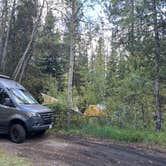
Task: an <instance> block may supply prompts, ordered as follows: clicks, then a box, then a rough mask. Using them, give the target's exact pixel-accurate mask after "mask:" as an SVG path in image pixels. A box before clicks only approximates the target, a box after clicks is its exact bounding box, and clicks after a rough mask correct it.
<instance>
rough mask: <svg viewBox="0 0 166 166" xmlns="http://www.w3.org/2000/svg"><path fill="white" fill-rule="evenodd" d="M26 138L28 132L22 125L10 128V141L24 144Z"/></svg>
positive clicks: (14, 125)
mask: <svg viewBox="0 0 166 166" xmlns="http://www.w3.org/2000/svg"><path fill="white" fill-rule="evenodd" d="M25 138H26V131H25V129H24V127H23V126H22V125H20V124H13V125H12V126H11V128H10V139H11V141H12V142H14V143H22V142H24V140H25Z"/></svg>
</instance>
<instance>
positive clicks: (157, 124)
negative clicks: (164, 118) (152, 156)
mask: <svg viewBox="0 0 166 166" xmlns="http://www.w3.org/2000/svg"><path fill="white" fill-rule="evenodd" d="M152 2H153V21H154V34H155V38H154V42H155V48H154V54H155V70H156V71H155V86H154V89H155V98H156V113H155V117H156V118H155V119H156V120H155V130H156V131H160V130H161V108H160V94H159V61H160V39H159V32H158V21H157V9H156V5H157V4H156V0H153V1H152Z"/></svg>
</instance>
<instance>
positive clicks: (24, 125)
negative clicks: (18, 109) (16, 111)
mask: <svg viewBox="0 0 166 166" xmlns="http://www.w3.org/2000/svg"><path fill="white" fill-rule="evenodd" d="M15 124H19V125H21V126H22V127H23V128H24V129H25V132H26V134H27V131H28V130H27V127H26V124H25V122H24V121H23V120H20V119H13V120H11V121H10V123H9V127H8V128H9V131H10V128H11V126H12V125H15Z"/></svg>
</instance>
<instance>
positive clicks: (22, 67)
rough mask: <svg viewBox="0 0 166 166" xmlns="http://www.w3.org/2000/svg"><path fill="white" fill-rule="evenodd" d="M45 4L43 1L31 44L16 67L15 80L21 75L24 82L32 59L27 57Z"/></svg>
mask: <svg viewBox="0 0 166 166" xmlns="http://www.w3.org/2000/svg"><path fill="white" fill-rule="evenodd" d="M44 4H45V0H43V3H42V6H41V8H40V11H39V15H38V18H37V21H36V22H35V24H34V27H33V30H32V34H31V38H30V41H29V43H28V45H27V47H26V49H25V51H24V53H23V55H22V57H21V59H20V60H19V62H18V64H17V67H16V69H15V71H14V73H13V78H14V79H15V80H16V79H17V78H18V75H19V74H21V75H20V77H21V78H19V81H21V80H22V77H23V74H24V71H25V68H26V66H27V65H28V62H29V59H30V58H31V57H30V56H27V54H28V53H29V51H30V49H31V45H32V43H33V40H34V38H35V36H36V34H37V28H38V25H39V22H40V18H41V15H42V12H43V8H44ZM26 56H27V57H26ZM21 70H23V71H22V72H21Z"/></svg>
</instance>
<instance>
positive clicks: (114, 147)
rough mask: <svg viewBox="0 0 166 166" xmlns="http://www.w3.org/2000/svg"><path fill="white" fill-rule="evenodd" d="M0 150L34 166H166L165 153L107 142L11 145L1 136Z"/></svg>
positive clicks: (55, 140) (37, 140)
mask: <svg viewBox="0 0 166 166" xmlns="http://www.w3.org/2000/svg"><path fill="white" fill-rule="evenodd" d="M0 149H3V150H5V151H7V152H9V153H11V154H14V155H18V156H22V157H25V158H28V159H30V160H31V161H32V163H33V165H34V166H166V151H164V150H150V149H147V148H140V147H138V146H135V147H134V146H133V145H129V144H128V145H127V144H125V143H122V144H119V143H115V142H114V143H113V142H109V141H106V140H100V139H92V138H80V137H64V136H53V135H48V134H46V135H45V136H43V137H33V138H30V139H27V140H26V142H25V143H23V144H14V143H11V142H10V141H9V140H8V139H7V138H6V137H4V136H0Z"/></svg>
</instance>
